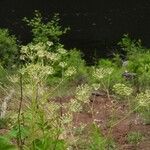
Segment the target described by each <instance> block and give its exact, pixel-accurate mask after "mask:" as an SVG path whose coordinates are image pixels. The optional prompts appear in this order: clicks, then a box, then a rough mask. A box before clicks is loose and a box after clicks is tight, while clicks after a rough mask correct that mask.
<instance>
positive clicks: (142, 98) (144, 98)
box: [136, 90, 150, 109]
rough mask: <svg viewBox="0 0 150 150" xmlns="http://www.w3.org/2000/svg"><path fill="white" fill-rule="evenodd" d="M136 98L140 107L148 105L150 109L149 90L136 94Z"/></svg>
mask: <svg viewBox="0 0 150 150" xmlns="http://www.w3.org/2000/svg"><path fill="white" fill-rule="evenodd" d="M136 100H137V101H138V103H139V105H140V106H141V107H149V109H150V90H146V91H145V92H144V93H143V92H142V93H140V94H138V95H137V97H136Z"/></svg>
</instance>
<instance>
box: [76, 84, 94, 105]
mask: <svg viewBox="0 0 150 150" xmlns="http://www.w3.org/2000/svg"><path fill="white" fill-rule="evenodd" d="M91 90H92V89H91V87H90V86H89V85H87V84H84V85H83V84H82V85H80V86H78V87H77V89H76V96H75V98H76V99H77V100H78V101H80V102H83V103H88V102H89V97H90V95H91Z"/></svg>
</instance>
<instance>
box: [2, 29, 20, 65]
mask: <svg viewBox="0 0 150 150" xmlns="http://www.w3.org/2000/svg"><path fill="white" fill-rule="evenodd" d="M17 56H18V46H17V40H16V38H15V37H14V36H13V35H10V34H9V32H8V30H6V29H0V64H1V65H2V66H3V67H7V68H8V67H12V66H13V65H14V64H16V62H15V61H16V60H17Z"/></svg>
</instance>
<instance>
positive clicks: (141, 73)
mask: <svg viewBox="0 0 150 150" xmlns="http://www.w3.org/2000/svg"><path fill="white" fill-rule="evenodd" d="M126 68H127V70H129V71H130V72H133V73H135V74H136V78H137V79H136V83H135V86H139V87H140V88H142V89H143V90H144V89H146V88H148V87H149V85H150V53H149V51H147V52H143V53H135V54H133V55H132V56H130V58H129V63H128V65H127V67H126ZM142 89H141V90H142Z"/></svg>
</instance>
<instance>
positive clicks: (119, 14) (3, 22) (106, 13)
mask: <svg viewBox="0 0 150 150" xmlns="http://www.w3.org/2000/svg"><path fill="white" fill-rule="evenodd" d="M34 10H40V12H41V13H42V14H43V16H44V19H45V20H46V19H48V18H50V17H51V16H52V15H53V14H54V13H59V14H60V18H61V25H62V26H64V27H70V28H71V31H69V33H67V35H65V36H64V37H63V38H62V42H63V43H64V44H65V46H66V48H73V47H77V48H79V49H81V50H82V51H83V52H84V53H85V56H86V58H87V59H88V60H90V59H91V58H92V57H93V56H94V55H97V57H103V56H111V54H112V51H113V50H114V49H115V47H116V43H117V42H118V41H119V40H120V39H121V37H122V35H123V34H125V33H128V34H129V35H130V36H131V37H132V38H134V39H139V38H140V39H141V40H142V42H143V45H144V46H146V47H150V29H149V28H150V18H149V17H150V0H0V27H1V28H9V29H10V31H11V32H12V33H13V34H15V35H16V36H17V38H18V39H19V40H20V41H22V43H24V44H25V43H27V42H30V41H31V33H30V31H29V29H28V28H27V27H26V25H25V24H24V23H23V22H22V18H23V17H25V16H26V17H32V16H33V12H34Z"/></svg>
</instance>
